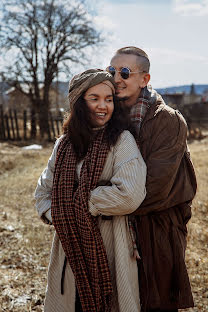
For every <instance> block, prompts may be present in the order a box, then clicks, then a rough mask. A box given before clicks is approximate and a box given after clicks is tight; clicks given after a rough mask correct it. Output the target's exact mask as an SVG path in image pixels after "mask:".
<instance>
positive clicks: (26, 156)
mask: <svg viewBox="0 0 208 312" xmlns="http://www.w3.org/2000/svg"><path fill="white" fill-rule="evenodd" d="M190 149H191V154H192V159H193V162H194V165H195V168H196V174H197V179H198V192H197V196H196V198H195V200H194V203H193V217H192V219H191V221H190V222H189V235H188V248H187V253H186V261H187V266H188V271H189V275H190V280H191V285H192V290H193V294H194V299H195V308H194V309H187V311H194V312H197V311H204V312H207V311H208V195H207V194H208V139H207V138H205V139H203V140H202V141H194V142H192V143H191V144H190ZM51 150H52V145H51V144H50V145H48V146H46V147H44V149H42V150H31V151H25V150H23V149H22V148H21V147H18V146H15V145H14V144H13V145H11V144H7V143H0V211H1V218H0V246H1V251H0V310H1V311H6V312H8V311H14V312H16V311H17V312H26V311H37V312H38V311H43V300H44V293H45V287H46V278H47V266H48V263H49V256H50V246H51V240H52V237H53V228H52V227H50V226H47V225H45V224H43V223H42V222H41V221H40V219H39V218H38V216H37V213H36V211H35V208H34V199H33V193H34V189H35V186H36V183H37V179H38V177H39V175H40V173H41V171H42V170H43V169H44V167H45V165H46V163H47V160H48V158H49V155H50V153H51ZM181 311H182V310H181Z"/></svg>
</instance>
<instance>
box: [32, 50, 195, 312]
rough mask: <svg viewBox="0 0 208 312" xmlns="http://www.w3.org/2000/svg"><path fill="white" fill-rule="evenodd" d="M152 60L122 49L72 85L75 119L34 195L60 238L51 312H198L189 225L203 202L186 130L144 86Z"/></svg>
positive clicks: (48, 304)
mask: <svg viewBox="0 0 208 312" xmlns="http://www.w3.org/2000/svg"><path fill="white" fill-rule="evenodd" d="M149 68H150V62H149V58H148V56H147V54H146V53H145V52H144V51H143V50H141V49H139V48H136V47H125V48H121V49H119V50H118V51H117V52H116V53H115V55H114V56H113V58H112V60H111V63H110V66H108V68H107V69H106V71H104V70H99V69H89V70H86V71H85V72H83V73H81V74H78V75H76V76H74V77H73V78H72V80H71V81H70V85H69V94H68V98H69V106H70V113H69V115H68V116H67V117H66V119H65V120H64V123H63V134H62V136H61V137H60V138H58V140H57V141H56V143H55V146H54V149H53V152H52V154H51V157H50V158H49V161H48V165H47V167H46V168H45V170H44V171H43V173H42V174H41V176H40V178H39V180H38V185H37V188H36V191H35V198H36V208H37V210H38V213H39V215H40V217H41V219H42V220H43V221H44V222H45V223H48V224H51V225H53V226H54V228H55V236H54V240H53V245H52V251H51V258H50V264H49V270H48V285H47V290H46V299H45V305H44V311H46V312H74V311H75V312H77V311H83V312H107V311H109V312H110V311H111V312H137V311H144V312H148V311H149V312H150V311H155V312H156V311H172V312H173V311H174V312H175V311H178V309H180V308H181V309H182V308H188V307H192V306H193V298H192V294H191V288H190V283H189V278H188V274H187V269H186V265H185V249H186V235H187V229H186V224H187V222H188V221H189V219H190V217H191V201H192V199H193V198H194V195H195V193H196V177H195V173H194V169H193V165H192V162H191V160H190V155H189V152H188V149H187V143H186V140H187V125H186V122H185V120H184V118H183V117H182V115H181V114H180V113H179V112H178V111H176V110H173V109H172V108H170V107H168V106H167V105H166V104H165V103H164V101H163V99H162V97H161V96H160V95H159V94H158V93H157V92H156V91H155V90H150V89H149V88H148V87H147V85H148V82H149V80H150V74H149Z"/></svg>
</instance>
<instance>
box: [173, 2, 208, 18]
mask: <svg viewBox="0 0 208 312" xmlns="http://www.w3.org/2000/svg"><path fill="white" fill-rule="evenodd" d="M173 8H174V11H175V12H176V13H178V14H181V15H183V16H189V15H191V16H205V15H208V0H198V1H196V0H194V1H193V0H174V4H173Z"/></svg>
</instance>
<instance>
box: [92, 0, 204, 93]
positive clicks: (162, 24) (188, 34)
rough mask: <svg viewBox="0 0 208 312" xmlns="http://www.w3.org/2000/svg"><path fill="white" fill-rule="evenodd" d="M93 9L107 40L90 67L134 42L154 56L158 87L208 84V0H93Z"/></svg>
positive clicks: (102, 65) (153, 71)
mask: <svg viewBox="0 0 208 312" xmlns="http://www.w3.org/2000/svg"><path fill="white" fill-rule="evenodd" d="M90 8H91V10H93V12H94V22H95V24H96V26H97V28H98V29H100V30H102V31H103V35H104V36H105V38H106V40H105V43H104V44H103V46H102V47H99V49H95V50H94V54H93V55H92V57H91V60H90V67H92V66H96V67H99V68H105V67H107V66H108V65H109V62H110V59H111V57H112V56H113V54H114V52H115V51H116V50H117V49H118V48H121V47H124V46H129V45H133V46H137V47H139V48H141V49H143V50H145V52H146V53H147V54H148V55H149V58H150V63H151V69H150V74H151V84H152V87H154V88H161V87H168V86H178V85H185V84H188V85H189V84H192V83H194V84H208V0H129V1H128V0H90Z"/></svg>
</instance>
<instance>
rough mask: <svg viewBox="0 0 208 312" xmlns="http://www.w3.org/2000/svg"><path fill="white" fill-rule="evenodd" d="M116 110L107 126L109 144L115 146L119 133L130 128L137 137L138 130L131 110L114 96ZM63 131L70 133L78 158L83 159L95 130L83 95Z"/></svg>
mask: <svg viewBox="0 0 208 312" xmlns="http://www.w3.org/2000/svg"><path fill="white" fill-rule="evenodd" d="M113 102H114V111H113V114H112V117H111V119H110V120H109V122H108V124H107V128H106V134H107V140H108V143H109V146H114V145H115V144H116V142H117V140H118V137H119V135H120V134H121V133H122V132H123V131H124V130H129V131H130V132H131V133H132V134H133V135H134V136H135V137H136V130H135V127H134V125H133V124H132V122H131V120H130V117H129V110H128V109H127V108H126V107H125V106H124V105H123V104H122V103H120V102H119V100H118V99H117V98H116V97H115V96H114V97H113ZM62 130H63V133H64V134H66V135H69V137H70V141H71V142H72V145H73V148H74V150H75V153H76V155H77V157H78V159H82V158H83V157H84V156H85V155H86V153H87V150H88V147H89V144H90V141H91V139H92V138H93V136H94V134H95V131H93V130H92V127H91V119H90V112H89V109H88V107H87V104H86V101H85V100H84V98H83V96H81V97H80V98H79V99H78V100H77V101H76V103H75V104H74V107H73V110H72V112H71V114H67V116H66V117H65V120H64V122H63V127H62Z"/></svg>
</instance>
